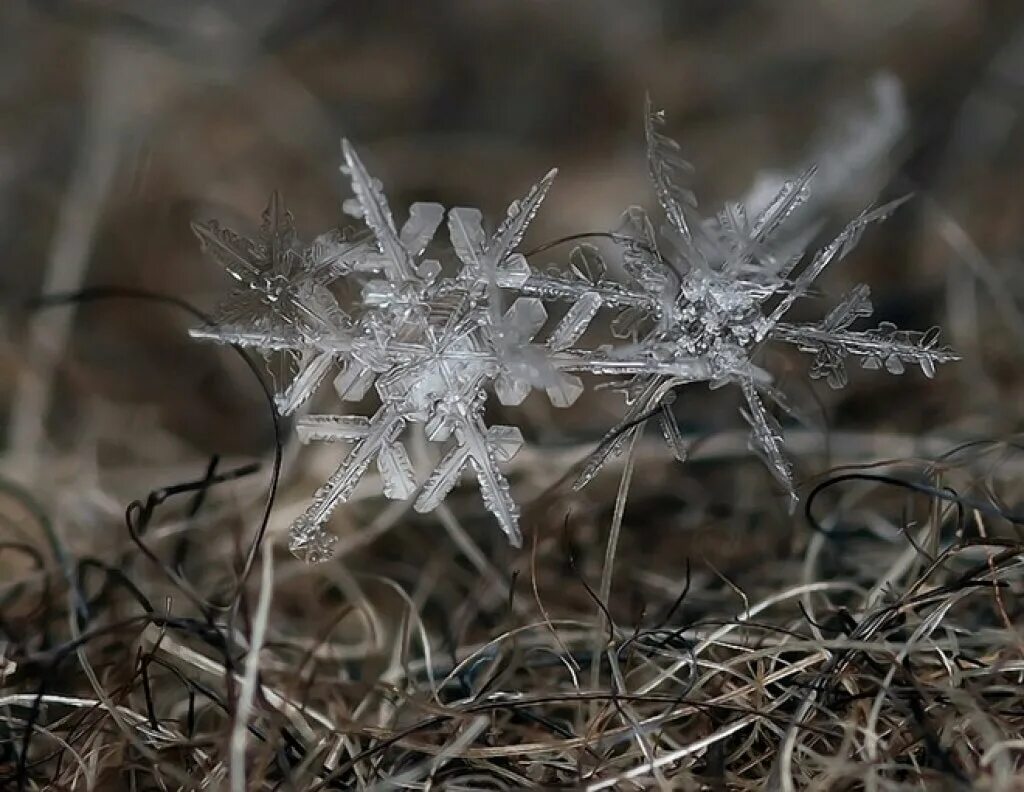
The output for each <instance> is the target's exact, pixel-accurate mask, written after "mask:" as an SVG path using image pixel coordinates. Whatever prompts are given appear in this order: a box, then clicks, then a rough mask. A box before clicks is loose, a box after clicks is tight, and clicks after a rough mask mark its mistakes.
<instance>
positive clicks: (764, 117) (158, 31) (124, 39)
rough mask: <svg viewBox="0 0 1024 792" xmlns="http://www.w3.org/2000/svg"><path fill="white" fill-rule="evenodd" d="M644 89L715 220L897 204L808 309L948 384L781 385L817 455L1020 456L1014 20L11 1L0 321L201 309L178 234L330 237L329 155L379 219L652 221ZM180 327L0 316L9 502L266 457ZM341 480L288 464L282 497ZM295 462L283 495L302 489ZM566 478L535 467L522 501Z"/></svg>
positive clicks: (963, 8) (707, 400) (111, 498)
mask: <svg viewBox="0 0 1024 792" xmlns="http://www.w3.org/2000/svg"><path fill="white" fill-rule="evenodd" d="M647 92H649V93H650V95H651V96H652V97H653V98H654V100H655V101H656V103H657V104H659V105H661V106H662V107H664V108H665V109H666V111H667V118H668V122H669V126H668V131H669V133H670V134H671V135H673V136H674V137H676V138H677V139H679V140H680V141H681V142H682V144H683V146H684V150H685V152H686V153H687V155H688V157H689V158H690V159H691V160H692V161H693V162H694V163H695V166H696V185H697V190H698V194H699V195H700V196H701V197H702V206H703V207H704V208H706V209H707V210H708V211H711V210H713V208H714V207H716V206H718V205H719V204H720V202H721V201H723V200H725V199H742V198H744V197H747V198H751V200H755V201H756V200H757V196H759V195H760V196H763V195H764V194H765V191H766V190H768V189H770V186H771V185H772V184H775V183H777V180H778V179H779V178H781V176H782V175H783V174H786V173H791V172H793V171H796V170H798V169H800V168H802V167H805V166H806V165H807V164H809V163H817V164H818V166H819V174H818V177H817V181H816V184H815V190H816V193H815V199H814V203H813V206H812V211H813V212H815V213H816V214H817V215H818V219H820V221H821V222H822V223H823V224H824V227H825V229H826V230H830V229H834V228H837V227H839V225H840V224H841V223H842V222H843V221H844V220H846V219H848V218H850V217H851V216H852V215H853V214H855V213H856V212H857V211H859V210H860V209H861V208H863V207H864V206H866V205H868V204H870V203H871V202H872V201H875V200H876V199H881V198H891V197H894V196H896V195H900V194H904V193H908V192H912V193H914V194H915V195H916V198H915V200H913V201H912V202H911V203H909V204H907V205H905V206H904V207H903V208H902V209H901V210H900V211H899V212H898V213H897V214H896V216H895V217H893V218H892V219H891V220H890V221H888V222H886V223H885V224H883V225H881V226H879V227H876V228H874V229H872V230H871V231H870V232H869V234H868V235H867V238H866V240H865V242H864V243H863V245H862V246H861V247H860V248H859V249H858V251H857V252H856V254H855V255H854V256H853V257H851V258H850V259H849V260H847V261H846V262H844V264H843V266H842V267H837V268H835V270H834V271H833V272H831V273H829V275H828V277H827V278H826V280H825V285H826V286H827V288H828V290H829V291H830V292H833V290H834V293H835V294H838V293H840V292H841V291H842V290H844V289H845V288H847V287H849V285H851V284H853V283H856V282H861V281H863V282H866V283H869V284H870V286H871V288H872V292H873V295H874V298H875V304H876V316H877V318H878V319H880V320H892V321H895V322H896V323H898V324H899V325H900V326H902V327H907V328H918V329H925V328H927V327H929V326H931V325H933V324H940V325H942V326H943V328H944V330H945V337H946V339H947V340H948V342H949V343H951V344H952V345H954V346H955V347H956V348H957V349H958V350H959V351H960V352H962V353H963V355H964V358H965V359H964V362H962V363H960V364H958V365H955V366H945V367H943V368H942V369H941V371H940V372H939V375H938V377H937V379H936V380H934V381H928V380H925V379H924V378H923V377H921V376H920V375H919V374H918V373H917V372H914V373H909V374H907V375H905V376H904V377H900V378H897V377H885V376H877V375H866V374H867V373H858V374H856V375H855V376H854V378H853V382H852V383H851V385H850V387H849V388H847V389H846V390H844V391H841V392H830V391H829V390H828V389H827V388H826V387H824V386H823V385H822V384H821V383H818V384H817V385H815V386H814V387H813V388H812V387H810V386H808V385H804V384H802V382H803V380H804V373H805V371H806V361H800V360H799V359H796V358H794V359H793V360H783V361H781V369H779V368H777V370H780V371H781V372H782V377H783V380H784V382H788V383H789V384H790V385H792V388H793V390H792V391H791V393H792V397H793V399H794V401H795V402H796V403H797V406H799V407H800V408H802V409H803V410H804V412H806V413H808V414H810V415H812V416H813V420H814V421H816V422H817V425H818V426H819V428H820V429H821V430H822V432H823V434H822V437H823V438H827V436H828V432H827V431H826V430H843V431H847V432H868V433H872V434H877V435H879V436H882V437H885V436H901V437H905V436H914V435H916V434H924V433H930V434H931V435H933V436H937V437H938V438H939V440H940V441H941V440H942V439H943V438H949V439H950V440H951V441H952V440H955V439H957V438H962V437H966V436H978V435H982V436H984V435H1000V434H1003V433H1007V432H1013V431H1016V430H1017V429H1018V428H1019V425H1020V417H1021V413H1022V410H1024V399H1022V398H1021V366H1020V363H1021V357H1022V355H1024V317H1022V315H1021V312H1020V309H1021V304H1022V301H1024V274H1022V268H1021V265H1020V254H1021V252H1022V241H1024V236H1022V235H1024V213H1022V212H1024V154H1022V153H1021V152H1022V151H1024V147H1022V146H1021V145H1020V143H1021V139H1022V138H1021V131H1022V128H1024V127H1022V120H1021V108H1022V103H1024V7H1022V6H1021V4H1020V3H1018V2H1013V1H1012V0H1007V1H1005V2H998V1H996V0H991V1H989V2H983V1H982V0H898V1H895V2H894V1H893V0H864V1H863V2H858V3H855V4H851V3H848V2H841V1H840V0H815V1H807V2H797V1H796V0H794V1H792V2H788V1H787V2H774V0H772V1H770V2H769V0H762V1H761V2H756V1H755V0H746V1H743V0H736V1H735V2H721V1H720V0H693V1H692V2H672V1H670V0H662V1H655V0H631V2H630V3H628V4H622V3H616V2H611V1H610V0H608V1H605V0H586V1H584V0H579V1H578V2H573V1H571V0H568V1H565V2H491V1H485V2H480V1H478V0H465V1H464V2H461V1H459V0H450V1H448V2H437V3H403V2H379V1H378V2H329V1H328V0H305V2H284V0H235V1H234V2H232V1H231V0H223V2H200V1H199V0H179V2H175V3H166V2H163V1H162V0H6V1H5V2H4V3H2V4H0V103H2V107H3V113H2V114H0V135H2V137H0V245H2V248H0V249H2V251H3V263H2V266H0V289H2V292H3V294H4V295H5V299H6V303H5V304H6V305H9V306H14V305H17V304H19V303H20V302H22V301H24V300H26V299H29V298H31V297H33V296H34V295H38V294H41V293H56V292H65V291H68V290H75V289H80V288H83V287H88V286H93V285H113V286H119V287H128V288H141V289H146V290H150V291H154V292H160V293H164V294H170V295H174V296H177V297H182V298H184V299H186V300H188V301H190V302H192V303H194V304H195V305H197V306H199V307H201V308H204V309H209V308H210V307H211V306H212V305H213V304H214V303H215V302H216V300H217V298H218V296H220V295H222V294H223V293H224V291H225V290H226V288H227V287H228V285H229V284H228V279H227V276H226V275H225V274H224V273H223V272H222V271H220V270H219V268H218V267H217V266H216V265H215V264H213V263H212V262H210V261H207V260H204V259H203V258H202V257H201V256H200V254H199V250H198V245H197V242H196V240H195V238H194V237H193V235H192V233H191V232H190V229H189V222H190V221H191V220H193V219H204V218H209V217H216V218H218V219H219V220H221V221H222V222H223V223H224V224H225V225H228V226H229V227H234V228H236V229H238V230H240V231H243V232H245V231H251V230H252V229H254V228H255V226H256V225H257V224H258V222H259V215H260V212H261V210H262V208H263V206H264V204H265V201H266V199H267V196H268V195H269V193H270V192H271V190H274V189H278V190H280V191H281V192H282V193H283V195H284V196H285V199H286V201H287V204H288V206H289V208H290V209H291V210H292V211H293V212H294V214H295V216H296V222H297V225H298V228H299V230H300V232H301V233H302V234H303V235H304V236H305V237H306V239H307V240H309V239H311V238H312V237H313V236H314V235H315V234H317V233H320V232H322V231H324V230H326V229H328V228H330V227H332V226H334V225H336V224H338V223H339V222H342V215H341V212H340V206H341V201H342V200H343V199H344V198H345V197H347V189H346V185H345V184H344V180H343V177H342V176H341V174H340V173H339V171H338V163H339V159H340V157H339V139H340V138H341V137H342V136H346V137H349V138H350V139H351V140H353V141H354V142H355V143H356V144H357V145H358V147H359V149H360V151H361V152H362V154H363V156H364V158H365V159H366V160H367V161H368V163H370V165H371V169H372V170H373V172H374V173H375V174H376V175H378V176H379V177H380V178H381V179H382V181H383V182H384V185H385V187H386V190H387V192H388V195H389V196H390V199H391V201H392V205H393V206H394V207H395V208H396V212H397V213H398V214H399V215H401V214H402V213H403V211H404V207H405V206H407V205H408V204H409V203H410V202H411V201H413V200H436V201H440V202H442V203H443V204H445V205H447V206H452V205H468V206H479V207H481V208H482V209H484V211H485V213H486V214H487V215H488V216H489V217H491V218H497V217H500V213H501V212H502V211H503V209H504V207H505V206H506V205H507V203H508V202H509V201H510V200H512V199H513V198H515V197H517V196H519V195H521V194H522V193H523V192H524V191H525V190H526V189H527V187H528V186H529V185H530V184H532V183H533V181H534V180H536V179H537V178H538V177H539V176H540V175H541V174H543V173H544V172H545V171H546V170H547V169H548V168H550V167H551V166H554V165H557V166H558V167H559V168H560V175H559V177H558V180H557V182H556V186H555V188H554V189H553V191H552V192H551V194H550V197H549V198H548V200H547V202H546V204H545V207H544V209H543V211H542V212H541V214H540V215H539V217H538V218H537V220H536V221H535V223H534V224H533V226H532V227H531V231H530V237H529V239H528V240H527V243H528V245H537V244H541V243H544V242H546V241H549V240H552V239H556V238H558V237H560V236H562V235H565V234H569V233H576V232H580V231H588V230H605V229H609V228H612V227H614V225H615V224H616V222H617V218H618V216H619V214H620V213H621V211H622V210H623V209H624V208H625V207H626V206H628V205H630V204H635V203H639V204H644V205H648V206H650V205H651V204H652V195H651V191H650V188H649V186H648V182H647V175H646V167H645V162H644V150H643V145H642V113H643V104H644V96H645V93H647ZM567 252H568V251H567V250H566V249H565V248H561V249H557V248H556V249H554V250H552V252H551V263H561V261H562V260H564V254H567ZM560 256H562V257H563V258H559V257H560ZM821 308H822V306H821V304H816V305H812V306H810V307H809V308H808V312H809V313H808V315H821V314H820V311H821ZM191 322H192V320H191V319H190V318H189V317H187V316H185V315H183V314H182V313H180V312H176V311H173V310H170V309H164V308H161V307H158V306H153V305H151V304H146V303H138V302H132V301H121V302H110V303H106V302H105V303H97V304H90V305H82V306H77V307H71V308H63V309H55V310H51V311H44V312H38V313H34V314H27V313H25V312H24V311H18V310H11V311H8V312H5V316H4V318H3V339H2V340H3V346H2V348H0V349H2V364H0V409H2V415H3V416H5V420H4V421H3V423H2V429H0V432H2V435H0V436H2V439H3V445H4V447H5V449H6V451H5V454H4V460H5V466H6V467H5V470H6V472H7V474H8V475H11V476H13V477H15V478H16V479H18V480H20V481H22V482H23V483H27V484H29V485H32V486H35V487H38V488H39V489H40V490H42V491H48V489H47V487H48V486H51V487H52V486H56V485H55V484H54V482H60V481H64V482H73V486H71V485H69V486H64V485H60V486H58V487H57V489H58V491H60V492H65V491H67V492H71V491H77V490H78V489H81V488H83V487H85V488H86V489H87V490H89V491H90V493H91V494H90V496H89V497H90V498H92V499H94V500H96V499H98V500H100V501H102V502H105V503H106V504H107V506H108V507H109V508H110V509H113V508H114V506H115V505H117V504H123V502H124V500H125V499H126V497H127V496H128V495H131V497H137V496H138V495H139V494H141V493H140V490H141V491H145V490H146V489H149V488H151V487H152V486H157V485H158V484H159V483H160V482H155V481H154V473H153V471H156V470H159V471H168V470H174V469H175V468H173V465H178V464H180V465H183V466H184V468H183V469H190V470H195V469H197V465H198V466H199V467H198V469H201V467H202V463H201V460H202V459H204V458H205V457H206V456H208V455H209V454H211V453H220V454H224V455H229V456H230V455H236V456H247V455H255V454H261V453H264V452H266V451H267V449H268V448H269V445H270V430H269V426H268V421H267V419H266V408H265V404H264V403H263V402H262V401H261V396H260V394H259V391H258V389H256V388H255V387H254V385H253V381H252V380H251V376H250V374H249V373H247V372H246V371H245V370H244V368H243V367H241V366H240V365H239V364H238V361H237V360H236V359H235V358H233V357H232V356H231V355H230V354H229V353H228V352H226V351H225V350H223V349H221V348H216V347H211V346H207V345H203V344H199V343H194V342H192V341H191V340H190V339H189V338H188V336H187V334H186V330H187V328H188V326H189V325H190V323H191ZM699 390H700V392H699V393H695V394H694V395H693V396H692V397H690V396H688V397H687V398H688V399H692V400H689V401H687V406H686V408H685V409H684V410H683V411H681V413H680V415H681V420H682V421H683V422H684V424H685V426H686V428H688V430H690V431H692V432H695V433H715V432H719V431H721V432H729V431H734V430H739V429H742V426H741V424H740V422H739V419H738V418H737V417H736V413H735V406H736V398H735V394H723V393H722V392H717V393H714V394H710V395H709V394H708V393H707V392H705V391H703V390H702V389H699ZM328 398H329V396H328ZM523 409H524V412H523V414H520V415H519V416H518V417H517V418H516V420H517V422H519V423H521V424H522V425H523V426H524V432H525V433H526V434H527V436H528V437H529V438H530V439H531V441H532V442H533V443H534V444H535V445H536V447H539V448H542V449H543V448H546V447H550V448H559V447H562V446H565V445H567V444H568V445H572V444H574V443H576V444H580V445H582V444H585V443H588V442H589V443H592V442H593V441H594V440H596V439H597V438H598V437H599V436H600V434H601V432H602V431H603V430H604V429H605V428H607V426H609V425H611V423H612V422H614V419H615V417H616V415H618V414H619V411H620V410H621V405H620V403H619V402H618V400H617V399H616V398H614V397H612V396H609V395H607V394H604V395H602V394H597V395H592V396H588V397H587V398H586V399H584V400H583V401H582V402H581V406H580V407H578V408H576V409H575V410H572V411H570V412H569V413H567V414H566V415H565V416H558V415H555V414H554V411H553V409H552V408H551V407H550V406H549V405H547V403H546V401H544V400H543V399H541V400H540V401H537V402H536V403H534V402H532V401H531V402H528V403H527V405H526V406H525V407H524V408H523ZM556 421H557V423H556ZM862 445H863V444H862ZM796 448H797V449H798V453H799V454H800V455H801V459H804V457H803V456H802V455H803V454H807V453H810V452H815V453H817V452H821V453H823V454H824V456H819V457H817V458H814V457H811V458H808V459H807V461H806V466H805V467H804V468H803V472H804V473H806V472H808V471H820V470H822V469H825V468H826V467H827V465H828V463H829V461H830V459H829V457H828V456H827V442H826V441H825V440H823V441H822V442H821V443H815V442H811V441H807V442H804V443H803V445H801V444H800V441H799V439H798V442H797V443H796ZM899 450H900V448H899V447H892V448H889V447H887V446H885V445H884V444H883V445H879V446H877V447H875V446H872V445H871V444H870V443H867V445H864V447H863V448H860V450H859V451H858V454H857V455H859V456H864V455H868V456H870V455H871V453H876V454H877V455H881V456H884V455H885V454H886V452H887V451H892V452H893V453H894V454H895V455H899ZM903 450H906V449H905V448H904V449H903ZM336 453H337V452H336V450H332V449H329V448H328V449H323V448H321V449H314V450H312V451H311V452H310V455H309V456H308V460H311V461H308V462H307V463H306V465H312V471H311V472H310V477H309V479H308V481H305V482H303V483H302V484H301V485H296V498H297V499H301V498H303V497H305V496H306V494H308V492H310V491H311V488H312V487H313V486H315V482H316V481H317V480H322V475H323V474H324V473H325V472H329V470H330V469H331V466H332V465H333V463H334V462H335V461H336V458H337V457H336ZM658 453H659V454H660V456H659V458H658V459H657V460H655V461H654V462H652V463H651V464H654V465H656V466H657V467H658V469H659V470H660V469H661V468H662V467H664V466H665V465H667V464H668V463H667V460H665V459H664V458H662V457H664V454H663V453H661V452H658ZM569 458H571V454H570V455H569ZM318 459H319V460H320V463H318V462H317V460H318ZM289 461H290V464H287V465H286V467H285V481H286V482H289V481H294V480H295V477H296V476H298V475H300V474H301V471H303V470H306V469H307V467H303V465H302V463H300V462H298V461H295V460H294V459H291V460H289ZM318 464H319V467H318ZM524 464H525V463H524ZM801 464H803V463H801ZM169 465H170V466H172V467H170V468H169V467H167V466H169ZM168 475H171V474H169V473H161V476H164V477H166V476H168ZM557 475H559V473H558V471H557V470H556V469H555V468H554V467H550V468H547V467H545V468H543V470H542V471H541V472H540V473H538V474H537V481H535V482H534V483H535V484H536V483H537V482H538V481H539V482H540V484H541V485H543V484H544V479H545V476H548V477H550V476H557ZM752 475H754V476H755V479H754V480H756V481H757V482H759V483H758V486H759V487H762V488H763V489H765V490H766V491H770V490H771V486H770V484H769V483H768V481H767V476H766V475H765V476H763V477H761V476H760V474H752ZM62 477H63V478H62ZM104 477H105V478H104ZM318 477H319V478H318ZM157 478H159V477H157ZM645 480H647V479H645ZM650 480H653V481H662V479H660V478H658V477H657V476H655V477H654V478H653V479H650ZM47 482H49V484H47ZM83 482H90V483H88V484H85V483H83ZM540 489H543V487H542V486H541V487H540ZM525 491H526V492H532V490H530V489H529V487H527V490H525ZM282 520H283V521H286V517H282Z"/></svg>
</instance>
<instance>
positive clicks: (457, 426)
mask: <svg viewBox="0 0 1024 792" xmlns="http://www.w3.org/2000/svg"><path fill="white" fill-rule="evenodd" d="M452 421H453V423H454V426H453V434H454V436H455V445H454V446H453V447H452V449H451V450H450V451H448V453H447V454H445V456H444V457H443V458H442V459H441V461H440V463H438V465H437V467H436V468H435V469H434V472H433V473H431V474H430V476H429V478H428V479H427V481H426V483H425V484H424V485H423V490H422V491H421V492H420V495H419V497H418V498H417V499H416V502H415V504H414V508H415V509H416V511H419V512H427V511H432V510H433V509H435V508H437V506H438V505H440V503H441V502H442V501H443V500H444V498H445V496H446V495H447V494H448V493H449V492H450V491H451V490H452V488H453V487H454V486H455V484H456V483H457V482H458V479H459V476H460V475H461V473H462V471H463V470H464V469H465V468H466V467H471V468H472V469H473V472H474V473H475V474H476V478H477V481H478V483H479V485H480V494H481V495H482V496H483V501H484V506H485V508H486V509H487V510H488V511H489V512H491V513H492V514H493V515H494V517H495V519H496V520H497V521H498V525H499V526H500V527H501V529H502V530H503V531H504V532H505V534H506V536H508V540H509V543H511V544H512V545H513V546H514V547H520V546H521V545H522V543H523V537H522V534H521V532H520V530H519V507H518V506H517V505H516V503H515V501H514V500H513V499H512V494H511V490H510V488H509V484H508V480H507V479H506V478H505V476H504V474H503V473H502V472H501V469H500V468H499V467H498V465H499V463H504V462H508V461H509V460H511V459H512V457H514V456H515V455H516V453H517V452H518V451H519V449H520V447H521V446H522V444H523V437H522V435H521V434H520V432H519V430H518V429H517V428H516V427H514V426H492V427H490V428H487V427H485V426H484V423H483V420H482V419H481V418H480V417H479V416H478V415H459V416H455V417H453V419H452Z"/></svg>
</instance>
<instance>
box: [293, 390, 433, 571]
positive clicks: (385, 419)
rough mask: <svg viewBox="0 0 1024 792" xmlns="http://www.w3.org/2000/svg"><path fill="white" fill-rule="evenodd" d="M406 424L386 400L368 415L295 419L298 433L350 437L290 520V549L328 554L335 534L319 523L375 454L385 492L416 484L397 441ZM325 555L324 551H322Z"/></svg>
mask: <svg viewBox="0 0 1024 792" xmlns="http://www.w3.org/2000/svg"><path fill="white" fill-rule="evenodd" d="M404 428H405V419H404V418H403V417H402V416H401V415H400V414H399V413H398V411H397V410H396V409H395V408H394V407H393V406H391V405H384V406H382V407H381V408H380V409H379V410H377V412H376V414H375V415H374V416H373V417H372V418H369V419H367V418H365V417H363V416H353V415H348V416H336V415H308V416H304V417H302V418H300V419H299V420H298V421H297V423H296V430H297V432H298V436H299V439H300V440H301V441H302V442H304V443H308V442H311V441H313V440H325V441H327V442H339V441H341V442H354V445H353V447H352V450H351V451H350V452H349V454H348V456H346V457H345V459H344V460H343V461H342V463H341V464H340V465H339V466H338V469H337V470H336V471H335V472H334V473H332V474H331V476H330V477H329V478H328V479H327V481H326V482H325V483H324V484H323V486H321V487H320V488H319V489H318V490H317V491H316V493H315V494H314V495H313V499H312V501H311V502H310V504H309V507H308V508H307V509H306V511H305V513H304V514H303V515H302V516H301V517H299V519H298V520H296V521H295V523H294V524H293V525H292V529H291V544H290V547H291V549H292V552H293V553H295V554H296V555H298V556H300V557H304V558H306V559H307V560H309V561H314V562H315V561H322V560H324V559H325V557H327V558H329V557H330V551H331V547H332V545H333V542H334V539H333V537H332V536H331V535H330V534H329V533H328V532H327V530H326V529H325V528H324V523H325V522H326V521H327V518H328V517H330V516H331V513H332V512H333V511H334V509H335V508H337V506H338V504H340V503H344V502H345V501H347V500H348V499H349V498H350V497H351V496H352V493H353V492H354V491H355V488H356V485H357V484H358V483H359V480H360V479H361V478H362V477H363V474H364V473H366V469H367V468H368V467H369V466H370V463H371V462H372V461H373V460H374V458H377V459H378V466H379V467H380V469H381V473H382V475H383V476H384V478H385V482H386V484H385V488H384V489H385V494H389V495H390V496H391V497H396V498H405V497H408V494H409V493H411V491H412V489H413V488H414V487H415V483H414V482H413V481H411V478H412V468H411V465H409V462H408V455H407V454H406V452H405V449H404V448H402V446H401V444H400V443H398V442H397V438H398V436H399V434H401V432H402V429H404ZM324 553H326V554H327V555H326V556H324V555H323V554H324Z"/></svg>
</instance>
